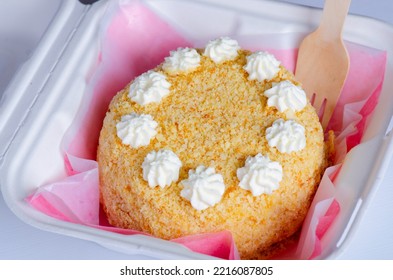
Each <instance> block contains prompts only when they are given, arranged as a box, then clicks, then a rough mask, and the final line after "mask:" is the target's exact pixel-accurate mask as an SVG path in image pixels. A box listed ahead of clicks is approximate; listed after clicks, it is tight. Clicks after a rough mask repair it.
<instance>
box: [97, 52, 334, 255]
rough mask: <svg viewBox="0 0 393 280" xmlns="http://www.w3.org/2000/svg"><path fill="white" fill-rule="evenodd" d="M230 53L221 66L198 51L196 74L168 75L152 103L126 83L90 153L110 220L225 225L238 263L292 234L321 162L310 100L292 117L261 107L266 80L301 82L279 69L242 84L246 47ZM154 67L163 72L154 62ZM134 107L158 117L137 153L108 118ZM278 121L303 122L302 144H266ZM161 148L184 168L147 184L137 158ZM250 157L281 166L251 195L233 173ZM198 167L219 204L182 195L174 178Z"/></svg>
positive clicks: (205, 228)
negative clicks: (221, 187) (210, 172)
mask: <svg viewBox="0 0 393 280" xmlns="http://www.w3.org/2000/svg"><path fill="white" fill-rule="evenodd" d="M198 51H199V53H201V54H202V53H203V51H202V50H198ZM238 53H239V55H238V56H237V58H236V59H234V60H232V61H226V62H223V63H220V64H215V63H214V62H213V61H212V60H211V59H209V58H208V57H205V56H201V61H200V67H198V68H197V69H196V70H195V71H193V72H191V73H185V74H178V75H168V76H167V79H168V81H169V82H170V83H171V87H170V93H169V95H167V96H166V97H165V98H163V99H162V100H161V102H160V103H150V104H147V105H145V106H141V105H138V104H137V103H135V102H133V101H131V100H130V99H129V98H128V89H129V86H130V84H129V85H128V86H126V87H125V88H124V89H123V90H122V91H120V92H119V93H118V94H117V95H116V96H115V97H114V98H113V100H112V101H111V103H110V106H109V110H108V112H107V114H106V117H105V119H104V123H103V128H102V130H101V134H100V139H99V146H98V153H97V161H98V163H99V175H100V194H101V197H100V199H101V203H102V206H103V209H104V211H105V213H106V214H107V217H108V220H109V222H110V223H111V224H112V225H114V226H117V227H121V228H129V229H135V230H140V231H143V232H146V233H149V234H152V235H153V236H156V237H159V238H162V239H173V238H178V237H182V236H186V235H192V234H198V233H208V232H218V231H222V230H229V231H231V232H232V235H233V238H234V240H235V243H236V246H237V248H238V251H239V253H240V257H241V258H242V259H261V258H266V257H270V256H271V254H270V253H268V252H270V251H271V248H273V247H279V246H277V244H278V243H279V242H283V241H284V240H286V239H288V238H289V237H291V236H292V235H293V234H295V233H296V232H297V231H298V230H299V228H300V227H301V224H302V222H303V220H304V218H305V216H306V213H307V211H308V209H309V206H310V203H311V201H312V199H313V196H314V194H315V191H316V189H317V187H318V184H319V182H320V179H321V176H322V174H323V172H324V170H325V168H326V167H327V166H328V150H329V148H328V147H327V145H326V144H325V142H324V134H323V130H322V127H321V124H320V122H319V120H318V117H317V114H316V112H315V109H314V108H313V107H312V106H311V105H310V103H309V102H308V103H307V105H306V107H305V108H304V109H303V110H301V111H298V112H295V113H291V114H287V113H285V112H283V113H281V112H279V111H278V110H277V109H276V108H274V107H268V106H267V98H266V97H265V96H264V94H263V93H264V91H265V90H267V89H269V88H271V87H272V84H273V83H277V82H280V81H282V80H290V81H291V82H293V83H294V84H296V85H299V83H298V82H297V81H296V80H295V78H294V76H293V74H292V73H291V72H290V71H288V70H286V69H285V68H284V67H283V66H280V71H279V73H278V74H277V75H276V76H275V77H274V78H273V79H272V80H269V81H265V82H259V81H256V80H253V81H250V80H248V74H247V72H246V71H245V70H244V69H243V67H244V65H245V64H246V56H247V55H249V54H250V52H249V51H246V50H239V51H238ZM154 70H155V71H157V72H160V73H165V72H164V71H163V70H162V65H159V66H157V67H156V68H155V69H154ZM133 112H135V113H137V114H150V115H151V116H152V117H153V119H154V120H155V121H156V122H157V123H158V127H157V135H156V137H155V138H153V139H152V140H151V141H150V144H149V145H147V146H144V147H140V148H138V149H134V148H131V147H129V146H127V145H124V144H123V143H122V142H121V139H119V138H118V137H117V136H116V123H117V122H118V121H119V120H120V119H121V116H123V115H125V114H130V113H133ZM279 118H282V119H285V120H286V119H294V120H296V122H298V123H299V124H301V125H302V126H304V128H305V131H306V132H305V133H306V147H305V148H304V149H302V150H301V151H297V152H292V153H289V154H287V153H280V152H279V151H278V150H277V149H276V148H274V147H270V146H269V145H268V143H267V140H266V138H265V131H266V129H267V128H268V127H270V126H271V125H272V123H273V122H274V121H275V120H277V119H279ZM160 149H170V150H172V151H173V152H174V153H175V154H176V155H177V156H178V157H179V158H180V160H181V162H182V164H183V166H182V168H181V169H180V173H179V180H178V181H177V182H173V183H172V184H171V185H170V186H168V187H166V188H164V189H162V188H150V187H149V186H148V183H147V182H146V181H145V180H143V177H142V162H143V160H144V158H145V156H146V155H147V154H148V153H149V152H150V151H152V150H156V151H157V150H160ZM258 153H261V154H264V155H267V156H268V157H269V158H270V159H271V160H273V161H278V162H279V163H280V164H281V165H282V168H283V179H282V181H281V183H280V187H279V188H278V189H277V190H275V191H274V192H273V193H272V194H270V195H266V194H263V195H260V196H253V195H252V194H251V192H249V191H246V190H243V189H241V188H240V187H239V186H238V184H239V180H238V178H237V176H236V170H237V169H238V168H241V167H243V166H244V163H245V160H246V158H247V157H248V156H250V155H251V156H254V155H256V154H258ZM198 165H205V166H211V167H214V168H215V170H216V172H217V173H220V174H222V176H223V178H224V183H225V186H226V190H225V193H224V195H223V197H222V200H221V201H220V202H219V203H217V204H216V205H215V206H213V207H210V208H208V209H206V210H202V211H198V210H196V209H194V208H193V207H192V206H191V204H190V202H189V201H187V200H186V199H184V198H183V197H181V196H180V192H181V190H182V187H181V185H180V181H181V180H184V179H186V178H187V176H188V171H189V170H190V169H195V168H196V167H197V166H198Z"/></svg>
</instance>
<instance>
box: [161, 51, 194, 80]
mask: <svg viewBox="0 0 393 280" xmlns="http://www.w3.org/2000/svg"><path fill="white" fill-rule="evenodd" d="M169 54H170V55H169V56H168V57H166V58H165V61H164V63H163V65H162V69H164V71H165V72H166V73H168V74H170V75H176V74H180V73H188V72H192V71H194V70H195V69H196V68H198V67H199V65H200V62H201V56H200V54H199V53H198V52H197V51H196V50H195V49H192V48H178V49H177V50H175V51H170V53H169Z"/></svg>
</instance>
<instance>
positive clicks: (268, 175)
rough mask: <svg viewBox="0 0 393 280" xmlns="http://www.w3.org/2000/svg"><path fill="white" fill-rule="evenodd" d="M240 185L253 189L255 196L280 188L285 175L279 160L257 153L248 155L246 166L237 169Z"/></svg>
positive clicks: (246, 188) (249, 189) (243, 187)
mask: <svg viewBox="0 0 393 280" xmlns="http://www.w3.org/2000/svg"><path fill="white" fill-rule="evenodd" d="M237 177H238V179H239V181H240V182H239V186H240V187H241V188H242V189H245V190H248V191H251V193H252V194H253V195H254V196H258V195H261V194H271V193H272V192H273V191H274V190H276V189H278V187H279V186H280V182H281V180H282V177H283V170H282V166H281V164H280V163H279V162H276V161H271V160H270V159H269V157H267V156H263V155H261V154H257V155H256V156H254V157H251V156H249V157H247V159H246V163H245V165H244V167H241V168H239V169H238V170H237Z"/></svg>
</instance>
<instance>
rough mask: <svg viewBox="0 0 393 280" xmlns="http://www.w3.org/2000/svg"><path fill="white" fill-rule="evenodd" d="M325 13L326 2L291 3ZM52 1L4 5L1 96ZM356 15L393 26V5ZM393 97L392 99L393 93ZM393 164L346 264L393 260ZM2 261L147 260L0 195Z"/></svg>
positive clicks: (356, 6) (369, 4) (361, 7)
mask: <svg viewBox="0 0 393 280" xmlns="http://www.w3.org/2000/svg"><path fill="white" fill-rule="evenodd" d="M285 2H291V3H296V4H303V5H309V6H316V7H322V5H323V1H322V0H317V1H315V0H314V1H312V0H288V1H285ZM58 3H59V2H58V1H53V0H29V1H27V0H24V1H14V0H1V1H0V95H1V93H2V92H3V91H4V89H5V88H6V85H7V83H8V81H9V80H10V79H11V78H12V75H13V74H14V73H15V72H16V71H17V68H18V66H19V65H20V64H21V63H23V62H24V61H26V60H27V59H28V58H29V56H30V54H31V53H32V52H33V50H34V48H35V46H36V45H37V44H38V42H39V39H40V37H41V35H42V33H43V32H44V31H45V29H46V27H47V26H48V24H50V21H51V17H52V15H53V14H54V13H55V11H56V9H57V7H58ZM350 12H351V13H355V14H360V15H365V16H369V17H374V18H377V19H379V20H383V21H386V22H388V23H390V24H392V25H393V1H391V0H352V4H351V8H350ZM392 94H393V93H392ZM392 214H393V162H391V163H390V165H389V168H388V170H387V173H386V176H385V178H384V180H383V181H382V183H381V185H380V186H379V189H378V191H377V193H376V195H375V197H374V198H373V200H372V203H371V205H370V207H369V209H368V210H367V211H366V214H365V215H364V217H363V219H362V220H361V222H360V225H359V227H358V229H357V231H356V234H355V235H354V236H353V239H352V240H351V241H350V242H349V243H348V244H347V245H348V246H347V247H346V249H345V250H344V252H343V254H342V255H341V256H339V258H341V259H393V215H392ZM0 222H1V226H0V259H145V258H147V257H145V256H140V255H126V254H121V253H117V252H114V251H111V250H108V249H106V248H103V247H101V246H100V245H97V244H95V243H93V242H90V241H84V240H79V239H75V238H71V237H66V236H63V235H59V234H54V233H49V232H45V231H42V230H39V229H36V228H33V227H31V226H29V225H26V224H24V223H23V222H22V221H20V220H19V219H18V218H17V217H16V216H15V215H14V214H13V213H12V212H11V211H10V210H9V209H8V208H7V206H6V205H5V203H4V200H3V197H2V196H1V195H0Z"/></svg>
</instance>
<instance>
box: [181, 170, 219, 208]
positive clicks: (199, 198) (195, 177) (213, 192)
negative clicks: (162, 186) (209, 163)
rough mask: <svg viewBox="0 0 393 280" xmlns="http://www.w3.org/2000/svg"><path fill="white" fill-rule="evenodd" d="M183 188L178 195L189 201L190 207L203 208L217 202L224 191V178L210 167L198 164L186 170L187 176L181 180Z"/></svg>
mask: <svg viewBox="0 0 393 280" xmlns="http://www.w3.org/2000/svg"><path fill="white" fill-rule="evenodd" d="M180 183H181V185H183V187H184V189H183V190H182V191H181V192H180V195H181V196H182V197H184V198H185V199H187V200H189V201H190V202H191V205H192V207H194V208H195V209H197V210H204V209H207V208H208V207H211V206H214V205H215V204H216V203H218V202H219V201H220V200H221V198H222V196H223V194H224V192H225V185H224V178H223V177H222V175H221V174H217V173H216V172H215V170H214V168H212V167H205V166H203V165H199V166H198V167H197V168H196V169H195V170H190V171H189V172H188V178H187V179H185V180H182V181H181V182H180Z"/></svg>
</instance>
